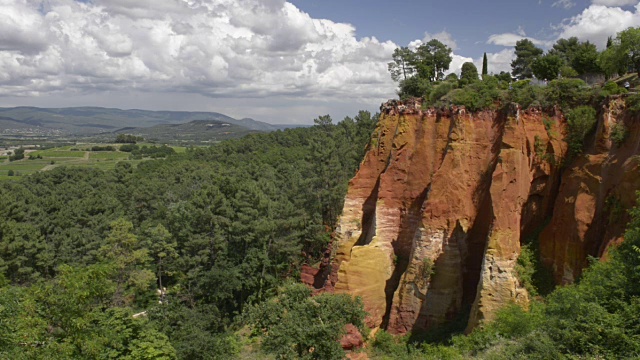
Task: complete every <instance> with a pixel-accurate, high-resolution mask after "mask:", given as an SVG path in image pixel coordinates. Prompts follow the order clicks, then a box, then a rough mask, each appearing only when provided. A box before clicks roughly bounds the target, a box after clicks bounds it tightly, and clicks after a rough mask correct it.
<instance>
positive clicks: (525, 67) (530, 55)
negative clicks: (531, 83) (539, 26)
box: [511, 39, 544, 80]
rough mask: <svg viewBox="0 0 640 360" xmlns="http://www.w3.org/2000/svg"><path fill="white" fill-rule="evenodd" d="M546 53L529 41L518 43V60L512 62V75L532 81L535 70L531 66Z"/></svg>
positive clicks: (516, 52)
mask: <svg viewBox="0 0 640 360" xmlns="http://www.w3.org/2000/svg"><path fill="white" fill-rule="evenodd" d="M543 52H544V51H543V50H542V49H540V48H538V47H536V46H535V45H534V44H533V42H531V40H529V39H522V40H519V41H518V42H517V43H516V47H515V55H516V58H515V59H514V60H513V61H512V62H511V69H512V71H511V72H512V74H513V76H515V77H516V78H518V79H520V80H522V79H530V78H532V77H533V70H532V69H531V64H532V63H533V61H534V60H535V59H536V58H537V57H538V56H540V55H542V53H543Z"/></svg>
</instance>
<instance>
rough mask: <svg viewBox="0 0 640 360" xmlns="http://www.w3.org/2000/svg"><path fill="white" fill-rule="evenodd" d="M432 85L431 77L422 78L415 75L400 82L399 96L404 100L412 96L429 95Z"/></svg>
mask: <svg viewBox="0 0 640 360" xmlns="http://www.w3.org/2000/svg"><path fill="white" fill-rule="evenodd" d="M432 86H433V85H432V84H431V82H430V81H429V79H421V78H419V77H418V76H413V77H410V78H408V79H406V80H402V81H401V82H400V90H399V91H398V96H400V99H402V100H404V99H408V98H411V97H428V96H429V93H430V92H431V88H432Z"/></svg>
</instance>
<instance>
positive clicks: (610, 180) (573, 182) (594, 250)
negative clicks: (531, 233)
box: [540, 98, 640, 284]
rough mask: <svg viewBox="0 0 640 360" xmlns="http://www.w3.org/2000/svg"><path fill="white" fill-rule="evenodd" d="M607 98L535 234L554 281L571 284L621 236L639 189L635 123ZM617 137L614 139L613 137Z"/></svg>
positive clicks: (639, 131)
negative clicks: (582, 150) (545, 221)
mask: <svg viewBox="0 0 640 360" xmlns="http://www.w3.org/2000/svg"><path fill="white" fill-rule="evenodd" d="M636 120H637V117H635V116H633V114H632V113H631V112H629V111H626V109H625V102H624V100H623V99H621V98H618V99H613V100H611V101H609V102H608V103H606V104H605V105H604V106H603V108H602V109H601V116H600V117H599V121H598V125H597V129H596V132H595V134H594V135H593V136H592V139H589V140H590V141H589V143H590V144H591V145H590V146H589V147H588V148H587V149H586V151H585V154H584V156H581V157H579V158H577V159H576V160H575V161H574V162H573V163H572V164H571V165H570V166H569V168H568V169H567V170H566V171H565V174H564V176H563V177H562V184H561V185H560V192H559V194H558V197H557V199H556V200H555V206H554V211H553V216H552V218H551V223H550V224H549V226H548V227H547V228H545V230H544V231H543V232H542V234H541V236H540V250H541V256H542V260H543V262H544V263H545V264H546V265H547V266H549V267H550V268H552V270H553V272H554V274H555V280H556V283H558V284H568V283H571V282H573V281H574V280H575V279H576V278H577V277H578V276H579V275H580V273H581V271H582V269H583V268H584V267H585V266H586V265H588V256H595V257H600V256H602V255H603V254H605V252H606V250H607V248H608V246H609V245H610V244H612V243H614V242H617V241H620V240H622V235H623V233H624V227H625V225H626V224H627V222H628V220H629V218H628V215H627V211H626V210H627V209H630V208H631V207H633V206H634V205H635V200H636V191H638V190H639V189H640V176H638V175H639V174H640V172H639V170H640V158H639V157H638V155H639V154H640V127H639V126H638V124H637V121H636ZM614 134H615V135H617V136H618V140H620V139H622V140H623V141H620V142H618V143H616V142H615V141H614V140H613V138H615V137H616V136H615V135H614ZM621 135H622V136H621Z"/></svg>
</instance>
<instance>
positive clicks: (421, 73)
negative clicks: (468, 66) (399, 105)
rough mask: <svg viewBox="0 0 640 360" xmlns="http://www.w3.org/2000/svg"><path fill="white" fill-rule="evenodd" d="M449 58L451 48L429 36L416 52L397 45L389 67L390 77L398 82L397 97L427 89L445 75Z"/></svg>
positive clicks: (419, 94) (426, 90)
mask: <svg viewBox="0 0 640 360" xmlns="http://www.w3.org/2000/svg"><path fill="white" fill-rule="evenodd" d="M451 60H452V57H451V48H449V47H448V46H446V45H445V44H443V43H441V42H440V41H438V40H436V39H432V40H430V41H429V42H428V43H426V44H422V45H420V46H418V47H417V48H416V49H415V51H413V50H411V49H409V48H407V47H401V48H397V49H396V50H395V51H394V52H393V61H392V62H390V63H389V64H388V69H389V72H390V73H391V78H392V79H393V80H394V81H397V82H399V83H400V89H399V91H398V95H399V96H400V98H406V97H420V96H424V95H425V94H427V93H428V92H429V90H430V89H431V88H432V85H431V83H432V82H435V81H440V80H442V79H443V78H444V73H445V71H447V70H449V64H451Z"/></svg>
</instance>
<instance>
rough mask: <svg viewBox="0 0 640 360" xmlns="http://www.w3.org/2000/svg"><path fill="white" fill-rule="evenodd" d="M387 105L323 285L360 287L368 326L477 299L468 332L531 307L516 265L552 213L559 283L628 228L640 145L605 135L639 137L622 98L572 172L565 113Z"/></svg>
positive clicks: (552, 260)
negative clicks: (618, 129) (510, 307)
mask: <svg viewBox="0 0 640 360" xmlns="http://www.w3.org/2000/svg"><path fill="white" fill-rule="evenodd" d="M616 104H617V105H616ZM381 110H382V116H381V119H380V122H379V124H378V128H377V129H376V131H375V133H374V134H373V136H372V140H371V143H370V145H369V149H368V152H367V155H366V156H365V159H364V160H363V162H362V165H361V167H360V170H359V171H358V173H357V174H356V176H355V177H354V178H353V179H352V181H351V182H350V184H349V190H348V194H347V197H346V199H345V205H344V210H343V214H342V217H341V218H340V221H339V226H338V228H337V229H336V236H335V238H336V240H335V241H336V243H337V245H336V246H335V247H336V251H335V254H334V257H333V261H332V262H331V265H330V267H331V271H330V276H329V279H328V281H327V282H326V284H325V289H328V290H330V291H335V292H346V293H350V294H353V295H358V296H361V297H362V298H363V300H364V303H365V310H366V311H367V312H368V313H369V317H368V319H367V324H368V325H369V326H370V327H372V328H384V329H386V330H388V331H390V332H392V333H398V334H402V333H406V332H409V331H415V330H429V329H433V328H436V327H438V326H441V325H443V324H445V323H446V322H448V321H451V320H453V319H456V318H458V317H459V316H460V315H461V314H463V313H465V312H466V311H467V310H468V309H471V313H470V317H469V325H468V328H469V329H471V328H473V327H474V326H476V325H477V324H479V323H481V322H482V321H486V320H491V319H492V318H493V316H494V315H495V312H496V311H497V309H499V308H500V307H501V306H503V305H505V304H507V303H509V302H513V301H515V302H518V303H522V304H526V303H527V302H528V294H527V292H526V291H525V290H524V289H523V288H522V286H521V284H520V283H519V281H518V278H517V276H516V271H515V265H516V261H517V258H518V256H519V254H520V244H521V243H522V240H523V239H524V238H526V237H527V236H529V235H530V234H532V233H533V232H534V231H536V230H537V229H539V228H540V227H541V226H543V224H545V221H546V220H547V219H549V218H550V217H551V216H552V220H551V223H550V224H549V225H548V226H547V228H546V230H545V231H544V232H543V235H542V236H541V238H540V240H541V250H542V253H543V256H544V261H545V263H546V264H548V265H549V266H551V267H552V268H553V269H555V271H556V277H557V279H558V281H559V282H570V281H572V280H573V279H574V278H575V276H577V274H579V272H580V270H581V269H582V268H583V267H584V265H585V258H586V256H587V255H601V254H602V253H603V252H604V251H605V249H606V247H607V245H608V244H609V243H611V242H615V241H616V240H617V239H619V238H620V234H621V233H622V228H623V227H624V224H623V221H624V220H625V216H626V215H624V214H622V215H620V213H621V212H624V211H620V209H621V208H622V209H624V208H628V207H630V206H631V205H632V204H633V203H634V199H635V196H634V193H635V191H636V190H637V189H640V180H639V179H638V176H634V175H637V171H638V167H640V162H639V161H637V160H636V158H635V157H634V155H635V154H637V152H638V148H640V145H638V144H637V141H629V140H627V141H626V142H625V144H624V145H623V146H621V147H620V148H619V149H618V148H617V147H612V145H611V141H610V140H609V136H610V134H611V131H612V130H611V129H613V127H614V125H615V124H616V123H618V122H621V121H622V122H625V123H627V125H628V127H629V139H631V138H633V139H640V127H639V128H638V129H636V128H635V127H633V126H631V125H630V124H631V120H630V118H626V117H625V115H623V114H625V113H624V111H623V109H622V108H621V107H620V104H619V102H617V103H616V102H615V101H614V102H612V103H611V105H610V106H609V107H607V108H605V109H603V116H602V119H604V120H602V119H601V121H600V123H599V128H598V131H597V135H596V136H595V138H594V141H593V143H594V145H593V146H592V149H591V150H590V151H589V152H588V156H585V157H581V158H579V159H577V160H576V162H575V163H574V164H573V165H571V166H570V167H569V168H567V169H564V170H562V169H561V164H562V161H563V159H564V158H565V155H566V149H567V145H566V143H565V141H564V137H565V133H566V131H565V122H564V119H563V117H562V115H561V114H560V113H559V112H557V111H554V112H553V113H543V112H541V111H538V110H527V111H522V110H521V109H519V108H517V107H512V108H511V109H508V110H505V111H500V112H496V111H482V112H479V113H474V114H470V113H468V112H466V111H465V109H464V108H453V109H451V110H448V111H437V110H435V109H428V110H423V109H421V104H420V102H419V101H417V100H412V101H410V102H408V103H403V102H398V101H394V102H389V103H387V104H384V105H383V106H382V109H381ZM607 204H608V205H607ZM607 209H608V210H607ZM612 209H613V210H612ZM614 212H615V214H614ZM614 215H615V216H614ZM612 222H614V223H615V224H612ZM307 273H308V272H305V274H307ZM305 276H307V277H308V276H312V277H313V276H315V274H313V275H312V274H311V273H308V274H307V275H305ZM316 283H317V281H316Z"/></svg>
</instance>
